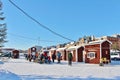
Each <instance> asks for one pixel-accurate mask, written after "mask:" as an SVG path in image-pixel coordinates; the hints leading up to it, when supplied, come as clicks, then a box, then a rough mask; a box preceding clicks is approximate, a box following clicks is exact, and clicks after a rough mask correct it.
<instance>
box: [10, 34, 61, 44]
mask: <svg viewBox="0 0 120 80" xmlns="http://www.w3.org/2000/svg"><path fill="white" fill-rule="evenodd" d="M8 34H9V35H12V36H16V37H19V38H23V39H29V40H34V41H37V40H38V39H33V38H30V37H25V36H21V35H17V34H13V33H8ZM39 41H42V42H57V43H58V42H59V41H51V40H41V39H39Z"/></svg>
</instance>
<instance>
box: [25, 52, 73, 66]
mask: <svg viewBox="0 0 120 80" xmlns="http://www.w3.org/2000/svg"><path fill="white" fill-rule="evenodd" d="M25 57H26V59H27V60H29V61H30V62H31V60H33V61H35V60H36V59H38V63H41V64H42V63H49V64H50V63H51V58H52V62H53V63H54V62H55V60H57V61H58V62H57V63H61V60H62V54H61V53H60V52H59V51H57V53H55V52H54V53H53V54H52V56H51V57H50V56H48V54H47V52H44V53H42V54H40V55H39V56H36V55H33V54H29V55H25ZM72 59H73V56H72V53H71V52H70V51H69V52H68V65H72Z"/></svg>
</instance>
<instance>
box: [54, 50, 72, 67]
mask: <svg viewBox="0 0 120 80" xmlns="http://www.w3.org/2000/svg"><path fill="white" fill-rule="evenodd" d="M55 59H56V54H55V53H53V54H52V61H53V63H54V60H55ZM72 59H73V56H72V53H71V52H70V51H69V52H68V65H72ZM57 60H58V63H60V62H61V60H62V57H61V53H60V52H59V51H58V52H57Z"/></svg>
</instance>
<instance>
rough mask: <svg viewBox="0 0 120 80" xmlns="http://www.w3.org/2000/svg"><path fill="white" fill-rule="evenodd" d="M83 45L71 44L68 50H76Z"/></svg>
mask: <svg viewBox="0 0 120 80" xmlns="http://www.w3.org/2000/svg"><path fill="white" fill-rule="evenodd" d="M80 47H81V46H71V47H69V48H68V49H67V50H76V49H78V48H80Z"/></svg>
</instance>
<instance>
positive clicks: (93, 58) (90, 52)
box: [87, 52, 96, 59]
mask: <svg viewBox="0 0 120 80" xmlns="http://www.w3.org/2000/svg"><path fill="white" fill-rule="evenodd" d="M92 53H93V54H94V57H90V56H88V54H89V55H90V54H92ZM88 54H87V58H90V59H94V58H95V54H96V53H95V52H88Z"/></svg>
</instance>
